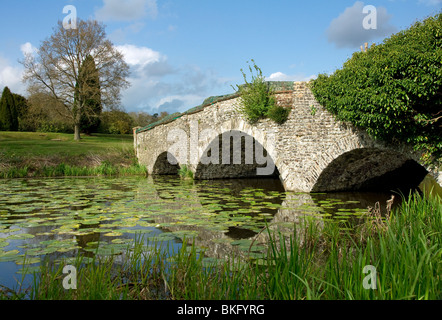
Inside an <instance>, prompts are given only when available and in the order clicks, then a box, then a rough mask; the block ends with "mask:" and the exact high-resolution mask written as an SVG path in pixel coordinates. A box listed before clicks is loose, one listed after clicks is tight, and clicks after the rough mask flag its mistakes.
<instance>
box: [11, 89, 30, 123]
mask: <svg viewBox="0 0 442 320" xmlns="http://www.w3.org/2000/svg"><path fill="white" fill-rule="evenodd" d="M12 95H13V96H14V102H15V108H16V110H17V117H18V130H20V131H21V130H22V122H23V121H24V119H25V118H26V117H27V116H28V112H29V104H28V100H27V99H26V98H25V97H23V96H22V95H19V94H17V93H13V94H12Z"/></svg>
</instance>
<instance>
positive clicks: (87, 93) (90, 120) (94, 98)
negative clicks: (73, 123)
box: [77, 55, 103, 134]
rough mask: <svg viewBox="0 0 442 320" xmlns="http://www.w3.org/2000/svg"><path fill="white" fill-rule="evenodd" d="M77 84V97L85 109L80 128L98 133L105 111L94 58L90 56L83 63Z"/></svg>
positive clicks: (85, 131) (82, 112)
mask: <svg viewBox="0 0 442 320" xmlns="http://www.w3.org/2000/svg"><path fill="white" fill-rule="evenodd" d="M79 72H80V74H79V83H77V90H78V91H77V92H82V93H83V94H82V95H80V94H78V95H77V98H78V99H80V100H82V102H83V103H84V108H83V109H82V111H81V118H80V127H81V131H82V132H84V133H87V134H89V133H92V132H96V131H97V129H98V127H99V126H100V122H101V121H100V116H101V112H102V111H103V106H102V104H101V90H100V76H99V73H98V70H97V68H96V65H95V61H94V58H93V57H92V56H91V55H88V56H87V57H86V58H85V60H84V61H83V63H82V65H81V68H80V71H79Z"/></svg>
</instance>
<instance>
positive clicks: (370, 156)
mask: <svg viewBox="0 0 442 320" xmlns="http://www.w3.org/2000/svg"><path fill="white" fill-rule="evenodd" d="M427 174H428V171H427V169H426V168H425V167H423V166H422V165H421V164H419V163H418V162H417V161H416V160H415V159H413V158H411V157H410V156H407V155H406V154H404V153H400V152H397V151H392V150H391V149H390V150H388V149H381V148H358V149H353V150H351V151H348V152H345V153H343V154H341V155H340V156H338V157H337V158H335V159H334V160H332V161H331V162H330V163H329V164H328V165H327V166H326V167H325V169H324V170H322V172H321V174H320V175H319V177H318V179H317V180H316V183H315V184H314V186H313V188H312V190H311V191H312V192H338V191H348V190H353V191H391V190H402V191H405V192H408V190H410V189H415V188H417V187H418V185H419V183H420V182H422V180H423V179H424V178H425V176H426V175H427Z"/></svg>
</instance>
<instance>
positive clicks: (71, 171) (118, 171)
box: [0, 161, 147, 179]
mask: <svg viewBox="0 0 442 320" xmlns="http://www.w3.org/2000/svg"><path fill="white" fill-rule="evenodd" d="M133 175H147V168H146V167H145V166H143V165H139V164H132V165H129V166H118V165H115V164H111V163H109V162H106V161H104V162H103V163H101V164H100V165H98V166H75V165H69V164H65V163H59V164H57V165H54V166H43V167H41V168H31V167H29V166H25V167H22V168H15V167H12V168H8V169H7V170H4V171H0V179H12V178H29V177H33V178H36V177H84V176H133Z"/></svg>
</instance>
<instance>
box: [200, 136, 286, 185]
mask: <svg viewBox="0 0 442 320" xmlns="http://www.w3.org/2000/svg"><path fill="white" fill-rule="evenodd" d="M250 133H251V134H248V133H246V132H244V131H241V130H233V129H232V130H225V131H223V132H222V133H219V134H215V135H213V134H212V136H210V137H209V139H205V140H203V141H205V143H203V144H202V146H201V148H200V150H203V152H201V153H200V155H199V159H198V164H197V166H196V167H195V172H194V177H195V179H223V178H249V177H263V178H265V177H275V176H276V177H278V176H279V171H278V168H277V166H276V164H275V160H274V159H273V157H272V155H271V153H270V152H269V150H267V149H266V148H265V146H263V144H268V142H269V141H268V140H270V139H266V138H267V137H265V136H263V135H260V136H259V137H258V139H260V140H261V141H262V143H261V142H260V141H259V140H258V139H257V138H255V137H254V136H253V135H252V134H253V132H250Z"/></svg>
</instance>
